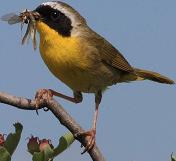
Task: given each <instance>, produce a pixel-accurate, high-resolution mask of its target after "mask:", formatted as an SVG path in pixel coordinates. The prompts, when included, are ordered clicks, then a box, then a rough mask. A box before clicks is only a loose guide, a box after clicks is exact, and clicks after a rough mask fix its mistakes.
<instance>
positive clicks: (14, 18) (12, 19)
mask: <svg viewBox="0 0 176 161" xmlns="http://www.w3.org/2000/svg"><path fill="white" fill-rule="evenodd" d="M1 20H2V21H7V22H8V24H10V25H13V24H16V23H19V22H21V18H20V17H19V16H18V15H17V14H15V13H9V14H6V15H4V16H2V17H1Z"/></svg>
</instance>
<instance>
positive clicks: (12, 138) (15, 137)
mask: <svg viewBox="0 0 176 161" xmlns="http://www.w3.org/2000/svg"><path fill="white" fill-rule="evenodd" d="M14 127H15V133H10V134H9V135H8V136H7V138H6V141H5V144H4V147H5V148H6V150H7V151H8V152H9V154H10V155H12V154H13V153H14V151H15V149H16V148H17V146H18V143H19V141H20V138H21V133H22V130H23V126H22V125H21V124H20V123H16V124H14Z"/></svg>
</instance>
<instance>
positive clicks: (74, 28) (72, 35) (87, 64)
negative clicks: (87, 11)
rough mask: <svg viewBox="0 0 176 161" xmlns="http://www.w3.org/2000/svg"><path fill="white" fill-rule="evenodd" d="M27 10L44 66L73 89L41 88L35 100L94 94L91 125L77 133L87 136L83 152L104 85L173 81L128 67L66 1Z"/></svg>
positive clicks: (91, 138)
mask: <svg viewBox="0 0 176 161" xmlns="http://www.w3.org/2000/svg"><path fill="white" fill-rule="evenodd" d="M31 13H33V17H34V18H35V21H36V22H35V23H36V29H37V31H38V32H39V34H40V53H41V57H42V59H43V60H44V62H45V64H46V65H47V67H48V69H49V70H50V71H51V72H52V73H53V74H54V75H55V76H56V77H57V78H58V79H60V80H61V81H62V82H63V83H65V84H66V85H67V86H68V87H70V88H71V89H72V90H73V97H69V96H66V95H63V94H61V93H58V92H56V91H53V90H42V91H40V92H39V93H38V94H37V96H36V99H38V98H40V97H41V95H43V93H45V92H48V93H50V95H55V96H59V97H62V98H64V99H66V100H69V101H71V102H74V103H80V102H81V101H82V99H83V98H82V92H84V93H94V94H95V114H94V118H93V125H92V128H91V130H89V131H87V132H85V133H81V134H78V135H77V136H88V140H89V141H88V144H87V146H86V148H85V150H84V152H85V151H88V150H90V149H91V148H92V147H93V146H94V144H95V134H96V123H97V117H98V109H99V104H100V102H101V98H102V91H103V90H105V89H106V88H107V87H108V86H111V85H114V84H117V83H122V82H131V81H137V80H145V79H147V80H151V81H155V82H159V83H165V84H174V83H175V82H174V81H173V80H171V79H169V78H167V77H165V76H163V75H161V74H159V73H156V72H152V71H148V70H143V69H138V68H134V67H132V66H131V65H130V64H129V63H128V61H127V60H126V59H125V58H124V57H123V55H122V54H121V53H120V52H119V51H118V50H117V49H116V48H115V47H114V46H112V44H110V43H109V42H108V41H107V40H106V39H104V38H103V37H101V36H100V35H98V34H97V33H96V32H94V31H93V30H92V29H91V28H90V27H89V26H88V25H87V23H86V20H85V19H84V18H83V17H82V16H81V15H80V14H79V13H78V12H77V11H76V10H75V9H73V8H72V7H70V6H69V5H68V4H66V3H63V2H59V1H58V2H55V1H54V2H46V3H43V4H41V5H39V6H38V7H37V8H36V9H35V10H34V11H32V12H31ZM34 13H35V14H34Z"/></svg>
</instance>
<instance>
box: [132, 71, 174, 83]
mask: <svg viewBox="0 0 176 161" xmlns="http://www.w3.org/2000/svg"><path fill="white" fill-rule="evenodd" d="M134 70H135V72H136V75H137V76H138V78H137V80H144V79H148V80H151V81H155V82H158V83H165V84H175V81H173V80H171V79H170V78H168V77H166V76H163V75H161V74H159V73H156V72H152V71H148V70H143V69H138V68H134Z"/></svg>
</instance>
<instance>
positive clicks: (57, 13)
mask: <svg viewBox="0 0 176 161" xmlns="http://www.w3.org/2000/svg"><path fill="white" fill-rule="evenodd" d="M50 16H51V19H52V20H54V21H55V20H57V19H58V18H59V17H60V13H59V12H57V11H54V12H51V15H50Z"/></svg>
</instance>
